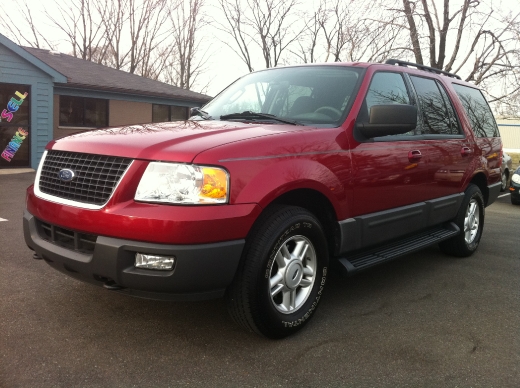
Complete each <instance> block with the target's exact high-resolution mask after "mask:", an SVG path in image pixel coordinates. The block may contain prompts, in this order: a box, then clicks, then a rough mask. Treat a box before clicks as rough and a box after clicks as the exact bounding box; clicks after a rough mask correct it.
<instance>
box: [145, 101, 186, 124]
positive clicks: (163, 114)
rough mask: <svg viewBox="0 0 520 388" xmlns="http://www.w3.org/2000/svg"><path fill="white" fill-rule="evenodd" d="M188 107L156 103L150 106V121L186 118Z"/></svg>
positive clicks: (159, 121) (158, 121)
mask: <svg viewBox="0 0 520 388" xmlns="http://www.w3.org/2000/svg"><path fill="white" fill-rule="evenodd" d="M187 118H188V108H187V107H185V106H173V105H158V104H153V106H152V122H154V123H163V122H165V121H176V120H186V119H187Z"/></svg>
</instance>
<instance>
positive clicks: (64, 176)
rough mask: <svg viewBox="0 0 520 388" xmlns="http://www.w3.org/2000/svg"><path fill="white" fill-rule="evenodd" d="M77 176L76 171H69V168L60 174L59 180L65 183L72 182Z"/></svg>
mask: <svg viewBox="0 0 520 388" xmlns="http://www.w3.org/2000/svg"><path fill="white" fill-rule="evenodd" d="M75 176H76V174H74V171H72V170H69V169H68V168H64V169H63V170H60V171H59V172H58V178H60V180H61V181H63V182H70V181H72V180H73V179H74V177H75Z"/></svg>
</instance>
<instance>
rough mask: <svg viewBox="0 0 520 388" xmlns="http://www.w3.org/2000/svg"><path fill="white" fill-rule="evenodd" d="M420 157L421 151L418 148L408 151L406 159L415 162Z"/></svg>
mask: <svg viewBox="0 0 520 388" xmlns="http://www.w3.org/2000/svg"><path fill="white" fill-rule="evenodd" d="M421 158H422V154H421V151H419V150H413V151H410V152H408V160H409V161H410V162H417V161H418V160H419V159H421Z"/></svg>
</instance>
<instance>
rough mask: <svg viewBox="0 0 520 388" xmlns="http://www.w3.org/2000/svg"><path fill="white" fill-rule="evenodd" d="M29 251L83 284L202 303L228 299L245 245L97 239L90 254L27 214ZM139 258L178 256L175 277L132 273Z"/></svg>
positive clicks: (25, 226)
mask: <svg viewBox="0 0 520 388" xmlns="http://www.w3.org/2000/svg"><path fill="white" fill-rule="evenodd" d="M23 229H24V237H25V241H26V243H27V245H28V246H29V247H30V248H31V249H32V250H34V251H35V252H36V254H37V255H38V256H39V257H41V258H43V259H44V260H45V261H46V262H47V263H48V264H49V265H50V266H51V267H53V268H55V269H57V270H58V271H61V272H63V273H65V274H67V275H69V276H71V277H74V278H77V279H79V280H82V281H85V282H88V283H93V284H97V285H100V286H103V285H105V284H111V285H114V284H115V285H116V286H115V287H112V288H113V289H115V288H118V287H120V288H119V289H115V291H117V292H120V293H125V294H129V295H132V296H137V297H143V298H149V299H162V300H201V299H211V298H218V297H221V296H223V295H224V292H225V289H226V287H227V286H228V285H229V284H230V283H231V281H232V280H233V277H234V275H235V272H236V269H237V267H238V263H239V261H240V257H241V255H242V249H243V247H244V244H245V240H243V239H239V240H233V241H226V242H216V243H210V244H193V245H167V244H159V243H144V242H138V241H132V240H125V239H120V238H113V237H104V236H98V237H97V240H96V242H95V246H94V249H93V252H92V253H84V252H81V251H78V250H73V249H69V248H66V247H63V246H60V245H58V244H56V243H54V242H52V241H50V240H49V239H48V238H46V236H45V233H42V231H41V230H40V229H41V227H40V226H39V223H38V221H37V219H36V218H35V217H34V216H33V215H32V214H31V213H29V211H27V210H26V211H25V212H24V217H23ZM136 252H140V253H147V254H158V255H166V256H175V257H176V264H175V267H174V269H173V270H171V271H155V270H147V269H139V268H135V267H134V262H135V254H136Z"/></svg>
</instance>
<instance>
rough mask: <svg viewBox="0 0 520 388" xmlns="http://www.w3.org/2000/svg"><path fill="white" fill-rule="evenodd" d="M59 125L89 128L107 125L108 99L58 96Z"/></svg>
mask: <svg viewBox="0 0 520 388" xmlns="http://www.w3.org/2000/svg"><path fill="white" fill-rule="evenodd" d="M60 126H62V127H89V128H99V127H106V126H108V100H104V99H101V98H86V97H71V96H60Z"/></svg>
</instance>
